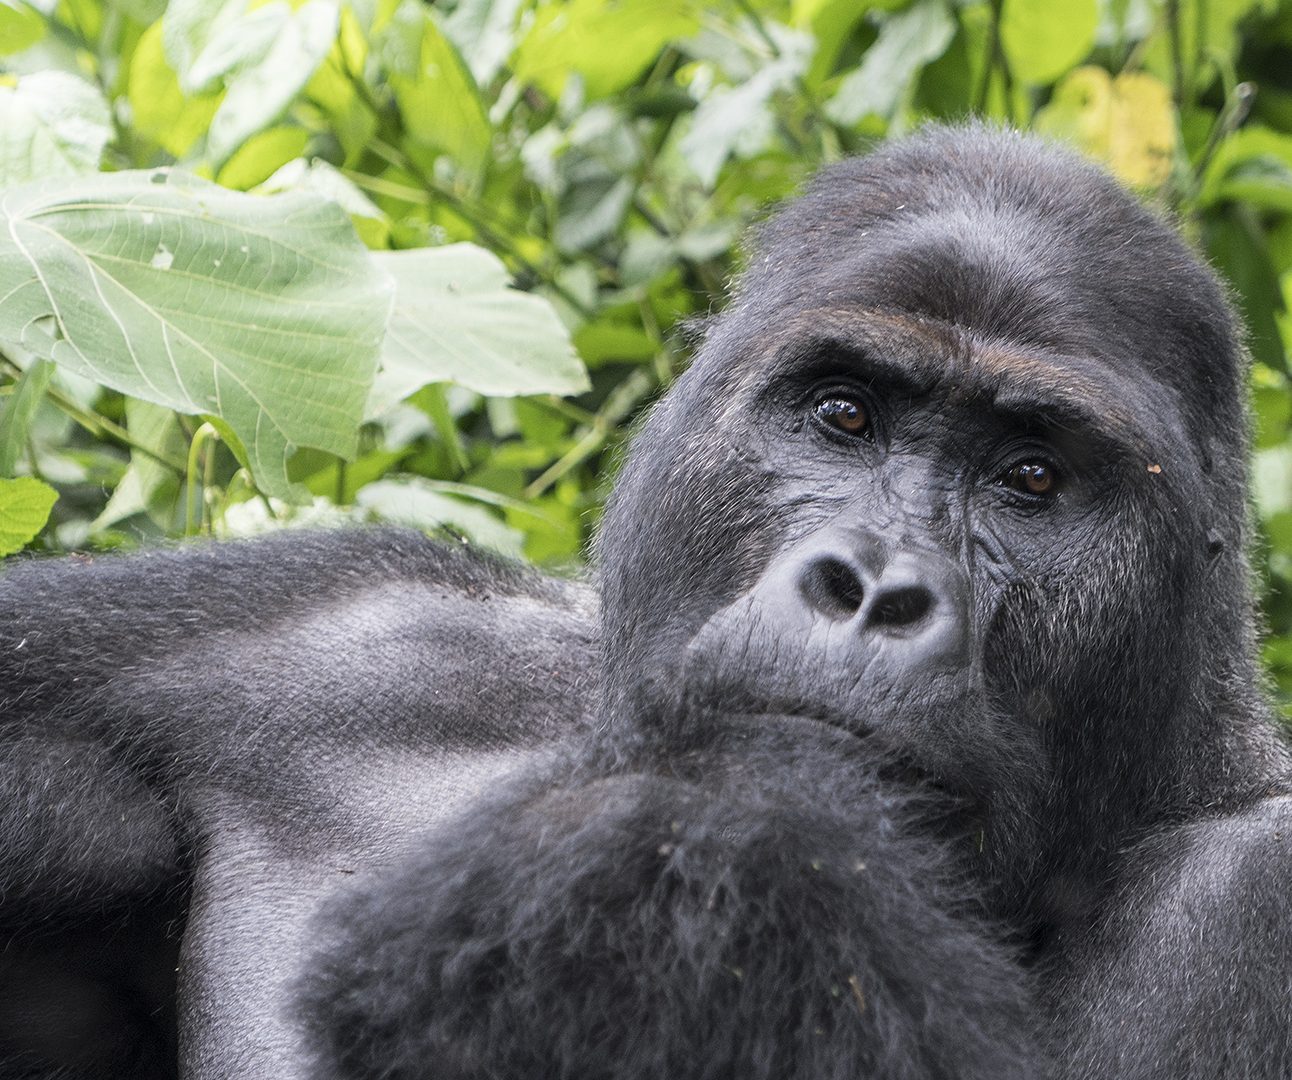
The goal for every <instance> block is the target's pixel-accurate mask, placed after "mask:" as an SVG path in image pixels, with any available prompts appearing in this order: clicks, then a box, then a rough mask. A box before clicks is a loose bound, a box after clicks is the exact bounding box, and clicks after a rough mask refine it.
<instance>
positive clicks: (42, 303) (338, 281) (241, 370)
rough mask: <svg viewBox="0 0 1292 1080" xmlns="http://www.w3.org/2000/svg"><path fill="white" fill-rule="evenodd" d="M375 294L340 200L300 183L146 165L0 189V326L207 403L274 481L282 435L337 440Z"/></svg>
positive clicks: (357, 390)
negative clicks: (264, 192) (266, 188)
mask: <svg viewBox="0 0 1292 1080" xmlns="http://www.w3.org/2000/svg"><path fill="white" fill-rule="evenodd" d="M390 297H391V286H390V282H389V279H388V278H387V277H386V275H385V274H383V273H382V272H381V270H380V269H378V268H377V267H376V266H374V264H373V263H372V261H371V260H370V259H369V257H368V254H367V252H366V251H365V250H364V248H363V246H362V245H361V244H360V243H359V241H358V240H357V239H356V237H355V235H354V230H353V229H352V228H351V226H350V222H349V220H348V219H347V218H346V215H345V211H343V210H342V209H341V208H340V207H338V206H337V205H336V204H335V203H333V202H329V201H328V200H326V199H322V198H320V197H318V196H317V195H312V194H310V193H307V192H293V193H288V194H283V195H272V196H255V195H244V194H241V193H238V192H233V191H226V190H225V189H223V188H220V187H217V186H215V185H214V184H210V183H207V182H206V181H203V180H199V179H197V178H195V177H191V176H187V175H184V174H182V173H178V172H167V171H166V170H157V171H152V172H121V173H107V174H101V175H96V176H88V177H81V178H77V179H74V180H66V181H60V182H57V183H42V184H31V185H27V186H25V187H20V188H14V189H12V190H10V191H8V192H6V193H4V195H3V196H2V197H0V342H4V341H9V342H16V343H19V344H21V345H22V346H23V347H25V348H27V349H29V350H30V351H32V352H34V353H36V354H37V355H39V356H44V357H48V358H49V359H52V360H54V361H55V362H56V363H58V364H60V365H63V366H64V367H66V368H68V369H69V370H71V371H75V372H77V373H79V374H81V375H86V376H89V377H90V378H92V379H95V380H97V381H99V382H101V383H103V384H104V385H106V386H111V387H113V388H114V389H117V390H120V391H122V392H123V393H126V394H130V395H132V396H134V397H139V398H143V399H144V400H145V401H151V402H154V403H155V404H158V405H165V406H167V407H168V408H172V409H175V410H176V411H178V412H182V413H190V414H213V415H214V416H216V417H218V418H219V419H220V420H222V421H223V423H224V425H225V426H227V428H228V429H229V430H230V431H231V432H232V434H233V435H235V436H236V437H237V439H238V441H239V442H240V443H241V446H242V448H243V449H244V451H245V454H246V463H247V465H248V466H249V467H250V469H251V471H252V474H253V475H254V476H255V478H256V483H257V484H258V485H259V486H260V488H261V490H262V491H265V492H266V493H269V494H273V495H278V496H280V497H285V498H286V497H291V495H292V489H291V485H290V484H289V482H288V479H287V470H286V462H287V458H288V456H289V455H290V454H291V453H292V451H293V450H294V449H295V448H296V447H298V446H312V447H316V448H318V449H321V450H328V451H331V452H332V453H336V454H340V455H342V456H349V455H351V454H352V453H353V452H354V449H355V445H356V435H357V429H358V426H359V422H360V421H361V419H362V417H363V407H364V403H365V401H366V400H367V398H368V392H369V389H370V388H371V385H372V378H373V373H374V370H375V367H376V362H377V355H378V350H379V347H380V343H381V338H382V331H383V330H384V328H385V324H386V317H387V314H388V312H389V310H390Z"/></svg>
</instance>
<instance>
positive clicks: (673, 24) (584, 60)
mask: <svg viewBox="0 0 1292 1080" xmlns="http://www.w3.org/2000/svg"><path fill="white" fill-rule="evenodd" d="M700 11H701V5H700V4H698V3H696V2H695V0H559V2H558V0H547V2H546V3H544V4H543V5H541V6H540V7H539V10H538V12H537V13H536V15H535V17H534V22H533V24H532V25H531V26H530V29H529V33H528V34H526V35H525V38H524V40H523V41H522V42H521V43H520V48H518V49H517V50H516V58H515V62H514V64H513V66H512V70H513V71H514V73H515V75H516V78H517V79H519V80H520V81H521V82H522V83H532V84H534V85H535V86H537V87H539V88H540V89H541V90H542V91H543V92H544V93H545V94H547V95H548V96H549V97H552V98H556V97H559V96H560V94H561V91H562V90H563V89H564V88H565V80H566V79H567V78H568V77H569V76H570V75H571V74H572V73H577V74H579V75H581V76H582V77H583V87H584V91H585V93H586V94H587V96H588V98H590V99H595V98H600V97H605V96H606V95H607V94H613V93H614V92H615V91H616V90H622V89H623V88H624V87H625V86H630V85H632V83H634V82H636V81H637V77H638V76H639V75H641V73H642V72H643V71H645V70H646V68H647V67H648V66H649V65H650V63H651V61H653V60H654V59H655V57H656V56H658V55H659V52H660V50H661V49H662V48H663V47H664V46H665V45H667V44H669V43H670V42H676V41H679V40H681V39H685V38H688V37H690V36H691V35H692V34H694V33H695V32H696V31H697V30H699V28H700Z"/></svg>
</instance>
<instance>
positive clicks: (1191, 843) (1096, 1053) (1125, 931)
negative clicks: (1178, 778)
mask: <svg viewBox="0 0 1292 1080" xmlns="http://www.w3.org/2000/svg"><path fill="white" fill-rule="evenodd" d="M1124 862H1125V866H1126V872H1125V875H1124V876H1125V877H1126V878H1127V879H1128V884H1127V887H1126V888H1125V890H1124V893H1123V895H1122V896H1121V897H1120V898H1119V903H1117V904H1115V905H1113V906H1112V907H1111V914H1110V916H1109V917H1108V919H1107V922H1106V923H1105V925H1104V926H1103V927H1102V928H1101V930H1100V932H1099V933H1098V934H1091V935H1089V936H1088V937H1085V938H1083V939H1082V940H1080V941H1073V942H1070V943H1069V949H1070V951H1071V954H1072V956H1071V960H1070V963H1069V965H1068V966H1069V969H1070V971H1071V977H1070V978H1069V979H1066V980H1064V981H1063V982H1062V983H1061V984H1060V985H1059V987H1058V988H1057V990H1058V997H1057V1004H1058V1009H1057V1014H1058V1023H1057V1032H1056V1034H1057V1037H1058V1038H1059V1039H1060V1040H1061V1041H1062V1044H1063V1045H1062V1058H1063V1060H1064V1061H1065V1062H1066V1063H1067V1065H1066V1070H1067V1071H1066V1072H1065V1073H1064V1075H1066V1076H1072V1077H1074V1078H1075V1077H1089V1076H1099V1077H1103V1076H1108V1077H1120V1078H1123V1080H1171V1078H1175V1077H1203V1076H1208V1077H1211V1076H1224V1077H1283V1076H1290V1075H1292V1023H1289V1020H1288V1003H1289V1002H1292V934H1290V933H1288V929H1287V921H1288V882H1289V881H1292V800H1289V799H1288V798H1271V799H1267V800H1264V801H1262V802H1259V803H1257V804H1256V805H1254V806H1252V807H1251V808H1249V809H1248V810H1246V811H1244V812H1242V813H1237V814H1232V815H1229V816H1226V817H1220V818H1215V819H1212V820H1207V821H1201V822H1198V823H1196V824H1192V825H1186V826H1183V827H1181V828H1178V829H1173V830H1170V831H1169V832H1167V833H1165V834H1163V835H1161V836H1159V837H1156V838H1154V839H1153V840H1152V841H1149V842H1146V843H1144V844H1141V845H1139V846H1138V847H1135V848H1133V849H1131V850H1130V851H1129V852H1127V854H1126V856H1125V859H1124Z"/></svg>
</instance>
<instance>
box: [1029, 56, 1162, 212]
mask: <svg viewBox="0 0 1292 1080" xmlns="http://www.w3.org/2000/svg"><path fill="white" fill-rule="evenodd" d="M1036 126H1037V129H1038V130H1040V131H1044V132H1046V133H1047V134H1051V135H1057V136H1060V137H1062V138H1066V139H1070V140H1071V141H1072V142H1074V143H1076V145H1077V146H1078V147H1080V148H1081V150H1083V151H1084V152H1085V153H1086V154H1088V155H1089V156H1090V157H1093V158H1097V159H1099V160H1100V161H1103V162H1104V163H1105V164H1106V165H1108V167H1109V168H1111V169H1112V171H1113V172H1114V173H1116V174H1117V175H1118V176H1119V177H1121V179H1122V180H1124V181H1125V182H1126V183H1128V184H1131V185H1133V186H1135V187H1141V188H1155V187H1159V186H1161V185H1162V184H1163V183H1165V182H1166V179H1167V177H1168V176H1169V175H1170V172H1171V165H1172V158H1173V155H1174V153H1175V112H1174V109H1173V108H1172V106H1171V91H1170V89H1169V88H1168V87H1167V86H1166V85H1165V84H1164V83H1162V82H1160V81H1159V80H1157V79H1155V78H1154V77H1153V76H1152V75H1146V74H1144V73H1142V72H1134V73H1127V74H1123V75H1118V76H1116V77H1115V78H1114V77H1112V76H1110V75H1109V74H1108V72H1106V71H1105V70H1104V69H1103V68H1097V67H1082V68H1078V69H1077V70H1076V71H1074V72H1072V73H1071V74H1070V75H1068V76H1066V77H1065V78H1064V80H1063V81H1062V82H1061V83H1060V84H1059V85H1058V86H1057V87H1056V88H1055V91H1054V97H1053V98H1051V100H1050V104H1049V105H1048V106H1047V107H1046V108H1045V109H1043V110H1042V111H1041V112H1040V113H1039V114H1038V115H1037V118H1036Z"/></svg>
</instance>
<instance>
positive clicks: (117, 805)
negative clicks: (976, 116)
mask: <svg viewBox="0 0 1292 1080" xmlns="http://www.w3.org/2000/svg"><path fill="white" fill-rule="evenodd" d="M1244 380H1245V353H1244V350H1243V348H1242V344H1241V335H1240V332H1239V328H1238V327H1237V325H1236V323H1235V320H1234V317H1233V315H1232V312H1231V309H1230V307H1229V305H1228V303H1227V302H1226V298H1225V296H1224V294H1223V291H1222V290H1221V289H1220V287H1219V286H1218V284H1217V283H1216V281H1215V279H1214V277H1213V276H1212V275H1211V273H1210V272H1209V271H1208V270H1207V268H1206V267H1205V266H1203V265H1202V264H1201V263H1200V261H1199V260H1198V259H1197V258H1196V256H1194V255H1193V254H1192V253H1191V252H1190V251H1189V250H1188V248H1187V247H1186V246H1185V245H1184V244H1183V243H1182V242H1181V241H1180V240H1179V239H1178V238H1177V237H1176V235H1175V234H1174V232H1173V230H1172V229H1171V228H1170V227H1169V225H1168V224H1166V223H1164V222H1163V221H1162V220H1160V219H1159V218H1158V216H1157V215H1155V214H1154V213H1153V212H1152V211H1150V210H1148V209H1146V208H1145V207H1143V206H1141V205H1139V204H1138V203H1137V202H1136V201H1135V200H1134V199H1133V198H1131V197H1130V196H1129V195H1127V194H1126V193H1125V192H1123V191H1122V190H1121V189H1120V188H1118V186H1117V185H1116V184H1115V183H1114V182H1113V181H1112V180H1111V179H1109V178H1108V177H1107V176H1106V175H1105V174H1103V173H1102V172H1101V171H1099V170H1098V169H1096V168H1095V167H1093V166H1090V165H1087V164H1084V163H1082V162H1080V161H1079V160H1077V159H1076V158H1074V157H1073V156H1071V155H1069V154H1067V153H1065V152H1063V151H1060V150H1057V149H1055V148H1052V147H1049V146H1047V145H1045V144H1043V143H1041V142H1038V141H1036V140H1034V139H1031V138H1028V137H1025V136H1020V135H1016V134H1012V133H1007V132H1000V131H995V130H991V129H987V128H982V127H977V126H970V127H961V128H937V127H931V128H928V129H925V130H924V131H923V132H921V133H920V134H918V135H916V136H914V137H912V138H910V139H907V140H904V141H900V142H896V143H893V144H891V145H888V146H886V147H884V148H882V149H881V150H879V151H877V152H876V153H874V154H872V155H870V156H868V157H865V158H862V159H858V160H854V161H848V162H844V163H842V164H840V165H837V166H834V167H832V168H830V169H828V170H826V171H825V172H824V173H822V174H821V175H820V176H819V177H818V178H817V180H816V181H815V182H814V183H813V184H812V185H811V186H810V187H809V189H808V191H807V192H806V193H805V194H804V195H803V196H802V197H801V198H799V199H798V200H797V201H795V202H793V203H791V204H790V205H789V206H787V207H786V208H785V209H783V210H782V211H781V212H780V213H779V214H778V215H776V216H775V217H774V218H773V219H772V220H771V221H770V223H769V224H768V225H766V226H765V227H764V229H763V230H762V232H761V234H760V236H759V238H758V243H757V247H756V250H755V253H754V257H753V259H752V261H751V264H750V267H749V269H748V271H747V272H746V273H745V275H744V277H743V279H742V281H741V283H740V285H739V288H738V290H737V294H736V297H735V299H734V300H733V303H732V304H731V306H730V307H729V309H728V310H727V311H726V312H725V313H724V314H722V315H721V316H719V317H718V318H717V319H716V320H714V322H713V323H712V325H711V326H709V328H708V329H707V332H706V334H705V339H704V342H703V345H702V347H701V349H700V351H699V353H698V355H697V356H696V359H695V361H694V363H693V365H692V366H691V368H690V369H689V370H688V371H687V372H686V374H685V375H684V376H683V377H682V378H681V379H680V380H679V381H678V383H677V384H676V385H675V386H674V387H673V388H672V389H671V390H670V392H669V393H668V394H667V395H666V396H665V397H664V398H663V399H662V400H661V402H660V403H659V404H658V405H657V406H656V407H655V408H654V410H653V411H652V413H651V415H650V417H649V419H648V421H647V423H646V425H645V427H644V428H643V430H642V431H641V433H640V435H639V436H638V438H637V440H636V442H635V444H634V447H633V449H632V451H631V452H630V454H629V455H628V458H627V460H626V462H625V465H624V468H623V471H622V474H621V476H620V479H619V481H618V484H617V486H616V489H615V493H614V496H613V498H612V500H611V503H610V505H609V507H608V511H607V516H606V520H605V522H604V525H603V529H602V533H601V536H600V539H599V542H598V547H597V559H596V563H597V567H598V571H597V574H598V576H597V579H596V581H595V583H594V584H593V585H592V586H587V585H578V584H570V583H561V582H555V581H551V580H548V579H544V578H541V577H539V576H537V575H534V574H532V573H530V572H528V571H523V570H520V569H517V568H515V567H509V566H505V565H500V564H496V563H493V562H491V561H488V560H483V559H480V558H479V557H476V556H472V555H470V554H467V553H463V552H461V551H457V550H452V549H446V548H442V547H436V546H433V545H429V544H426V543H424V542H420V541H416V540H414V539H412V538H409V537H407V536H403V535H399V534H393V533H380V534H376V535H373V534H363V533H359V534H341V535H334V536H314V537H310V538H307V539H304V540H302V539H300V538H291V539H284V538H276V539H273V540H270V541H266V542H262V543H255V544H244V545H234V546H227V547H218V546H217V547H207V548H195V549H190V550H184V551H179V552H161V553H153V554H149V555H146V556H141V557H131V558H125V559H97V560H93V561H90V562H88V563H83V562H82V563H78V562H75V561H71V562H69V561H64V562H29V563H20V564H18V565H16V566H13V567H11V568H10V569H9V570H8V571H7V572H6V573H5V575H4V576H3V577H2V578H0V612H3V618H2V619H0V737H2V738H3V740H4V744H5V753H4V759H3V761H4V764H3V766H0V778H2V779H0V785H2V787H0V813H3V815H4V829H3V832H2V833H0V835H2V836H3V837H4V841H3V847H0V923H2V924H3V926H4V928H5V932H6V934H7V935H8V936H9V937H10V938H11V939H12V942H13V944H12V946H11V948H10V949H9V950H7V951H6V954H5V959H4V961H3V962H4V963H5V964H6V965H9V966H10V968H9V969H10V970H11V971H12V972H13V974H12V975H8V976H6V975H5V974H4V970H5V969H3V968H0V1046H3V1047H4V1048H6V1050H8V1051H9V1060H11V1061H12V1062H13V1064H12V1065H10V1066H8V1068H9V1072H8V1073H7V1074H6V1075H13V1076H68V1075H71V1076H86V1077H89V1076H117V1075H121V1076H125V1075H130V1076H165V1075H167V1072H166V1071H165V1070H166V1068H167V1065H166V1064H165V1062H166V1061H168V1060H169V1058H168V1056H167V1039H168V1038H169V1036H168V1034H167V1031H166V1027H165V1024H164V1023H159V1022H158V1019H157V1017H158V1016H164V1015H165V1007H164V1002H165V1001H166V1000H168V998H169V997H170V994H171V988H170V987H169V985H167V980H166V979H164V978H162V975H164V973H165V969H166V967H167V965H168V963H169V959H168V958H169V957H170V956H172V955H175V953H174V952H168V951H167V950H168V948H170V949H172V950H177V955H178V966H179V972H178V982H177V985H176V986H175V988H174V997H175V1000H176V1001H177V1014H176V1015H177V1017H178V1021H177V1039H178V1060H179V1063H180V1066H179V1067H180V1073H181V1075H184V1076H186V1077H198V1078H201V1080H208V1078H225V1077H228V1078H233V1077H239V1078H241V1077H275V1078H278V1077H282V1078H288V1080H291V1078H294V1077H304V1076H311V1075H314V1076H322V1077H347V1078H361V1077H362V1078H367V1077H377V1076H383V1077H398V1078H400V1080H404V1078H412V1077H423V1076H426V1077H429V1076H431V1075H435V1076H440V1075H443V1076H448V1077H459V1076H460V1077H465V1076H473V1077H501V1078H507V1080H510V1078H513V1077H521V1076H534V1075H543V1076H548V1075H551V1076H563V1077H571V1078H588V1080H590V1078H593V1077H600V1076H610V1075H614V1076H617V1077H618V1076H623V1077H647V1076H650V1077H657V1076H665V1075H667V1076H674V1075H677V1076H696V1077H721V1076H736V1075H746V1074H749V1075H753V1076H769V1077H770V1076H782V1075H784V1076H799V1077H819V1076H820V1077H835V1076H845V1075H848V1076H875V1077H914V1076H929V1077H934V1076H958V1077H976V1076H984V1077H985V1076H990V1075H996V1076H1007V1077H1008V1076H1027V1075H1045V1074H1046V1073H1053V1074H1054V1075H1056V1076H1062V1077H1072V1078H1076V1077H1082V1078H1086V1077H1096V1078H1098V1077H1108V1078H1112V1077H1118V1078H1125V1077H1130V1078H1162V1080H1166V1078H1176V1077H1186V1076H1199V1077H1201V1076H1206V1077H1244V1078H1251V1077H1269V1078H1274V1077H1283V1076H1287V1075H1289V1074H1292V1025H1289V1024H1288V1022H1287V1019H1286V1016H1285V1013H1286V1002H1287V1001H1288V1000H1289V992H1290V991H1292V921H1290V919H1289V915H1288V913H1287V905H1286V902H1285V900H1284V896H1283V893H1284V887H1283V886H1284V881H1285V880H1287V870H1288V869H1289V863H1290V862H1292V855H1289V852H1288V841H1285V839H1284V837H1285V835H1288V831H1289V827H1292V821H1290V820H1289V818H1292V812H1290V810H1289V807H1292V803H1289V800H1288V775H1289V754H1288V749H1287V747H1286V745H1285V743H1284V741H1283V739H1282V737H1281V735H1280V734H1279V732H1278V729H1277V727H1276V725H1275V722H1274V718H1273V714H1272V710H1271V708H1270V706H1269V704H1268V702H1267V700H1266V699H1265V697H1264V695H1263V692H1262V688H1261V683H1260V677H1259V673H1258V668H1257V663H1256V659H1255V655H1256V651H1255V641H1256V620H1255V616H1254V608H1253V599H1252V593H1251V584H1250V576H1251V573H1250V566H1249V564H1248V562H1247V557H1246V551H1247V547H1248V544H1249V542H1250V527H1249V523H1248V511H1247V469H1246V461H1245V459H1246V454H1247V449H1248V439H1247V420H1246V398H1245V381H1244ZM598 600H599V608H598ZM181 921H182V927H181ZM131 935H135V936H133V937H132V936H131ZM69 942H70V943H71V944H70V945H69ZM78 942H82V943H83V944H80V945H79V946H77V943H78ZM121 942H125V943H126V947H124V948H122V947H116V949H115V951H113V952H112V953H111V955H112V956H113V957H116V958H118V959H116V960H115V961H114V963H113V964H105V965H102V967H103V968H105V969H107V970H104V971H101V970H100V968H99V967H96V966H94V965H93V964H90V963H87V961H86V959H85V957H86V956H89V955H91V954H93V955H98V953H94V952H93V951H94V950H100V951H103V950H111V949H113V947H114V943H117V945H118V946H119V944H120V943H121ZM69 951H70V952H71V953H72V954H74V955H72V956H69ZM307 957H308V959H307ZM78 958H79V959H78ZM159 958H160V959H159ZM69 987H72V988H73V989H70V990H69V989H68V988H69ZM56 1002H57V1003H60V1004H61V1006H62V1008H61V1012H60V1014H59V1015H58V1016H57V1017H56V1018H55V1019H48V1018H44V1019H41V1020H40V1022H39V1023H36V1024H33V1023H32V1022H31V1021H29V1020H28V1019H26V1018H27V1017H28V1016H30V1015H34V1014H35V1013H36V1012H37V1011H38V1010H37V1008H36V1006H39V1005H41V1003H47V1004H53V1003H56ZM19 1018H21V1020H20V1019H19ZM127 1061H130V1062H133V1063H134V1064H131V1065H125V1064H122V1063H123V1062H127ZM139 1063H143V1064H139ZM150 1063H156V1064H150ZM132 1069H133V1071H131V1070H132ZM148 1069H151V1070H152V1071H151V1072H148V1071H146V1070H148ZM113 1070H115V1071H113Z"/></svg>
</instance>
